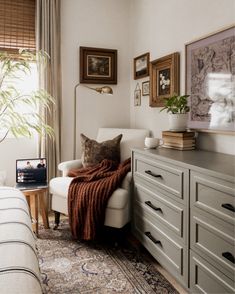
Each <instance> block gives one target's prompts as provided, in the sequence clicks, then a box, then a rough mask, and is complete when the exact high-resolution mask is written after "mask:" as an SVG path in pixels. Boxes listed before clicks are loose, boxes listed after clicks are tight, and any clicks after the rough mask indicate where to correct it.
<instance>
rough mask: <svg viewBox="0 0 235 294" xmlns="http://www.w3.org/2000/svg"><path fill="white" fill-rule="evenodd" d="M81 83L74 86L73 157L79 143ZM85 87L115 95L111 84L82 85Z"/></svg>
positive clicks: (100, 92) (74, 157)
mask: <svg viewBox="0 0 235 294" xmlns="http://www.w3.org/2000/svg"><path fill="white" fill-rule="evenodd" d="M80 85H81V84H80V83H77V84H76V85H75V86H74V105H73V106H74V114H73V138H74V139H73V159H76V149H77V148H76V147H77V146H76V145H77V115H76V110H77V87H78V86H80ZM82 86H83V87H85V88H88V89H90V90H93V91H96V92H97V93H99V94H105V95H113V89H112V88H111V87H109V86H103V87H99V88H92V87H88V86H85V85H82Z"/></svg>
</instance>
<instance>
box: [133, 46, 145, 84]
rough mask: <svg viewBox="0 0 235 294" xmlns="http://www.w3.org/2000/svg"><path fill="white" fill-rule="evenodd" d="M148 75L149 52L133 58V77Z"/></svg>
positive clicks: (138, 77) (139, 77) (140, 77)
mask: <svg viewBox="0 0 235 294" xmlns="http://www.w3.org/2000/svg"><path fill="white" fill-rule="evenodd" d="M148 76H149V52H148V53H145V54H142V55H140V56H138V57H135V58H134V79H135V80H137V79H142V78H144V77H148Z"/></svg>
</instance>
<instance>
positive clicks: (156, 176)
mask: <svg viewBox="0 0 235 294" xmlns="http://www.w3.org/2000/svg"><path fill="white" fill-rule="evenodd" d="M145 173H146V174H148V175H150V176H152V177H154V178H162V176H161V175H157V174H155V173H153V172H152V171H151V170H146V171H145Z"/></svg>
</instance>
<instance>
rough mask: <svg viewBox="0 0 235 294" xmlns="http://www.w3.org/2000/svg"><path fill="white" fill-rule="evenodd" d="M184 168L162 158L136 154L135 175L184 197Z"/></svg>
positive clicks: (179, 196) (181, 197)
mask: <svg viewBox="0 0 235 294" xmlns="http://www.w3.org/2000/svg"><path fill="white" fill-rule="evenodd" d="M184 172H185V170H184V169H181V168H179V167H177V166H173V165H171V164H168V163H165V162H163V161H160V160H156V159H151V158H148V157H142V156H140V155H136V156H135V157H134V176H138V177H140V178H142V179H144V180H146V181H148V182H150V183H152V184H153V185H155V186H157V187H159V188H161V189H164V190H166V191H167V192H169V193H172V194H174V195H175V196H176V197H177V198H180V199H183V198H184V197H185V195H184Z"/></svg>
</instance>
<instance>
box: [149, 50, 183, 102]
mask: <svg viewBox="0 0 235 294" xmlns="http://www.w3.org/2000/svg"><path fill="white" fill-rule="evenodd" d="M179 66H180V55H179V53H178V52H175V53H173V54H170V55H167V56H164V57H162V58H159V59H156V60H154V61H152V62H151V63H150V85H151V89H150V101H149V105H150V106H152V107H162V106H164V99H165V98H169V97H171V96H173V94H176V95H178V94H179V81H180V80H179Z"/></svg>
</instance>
